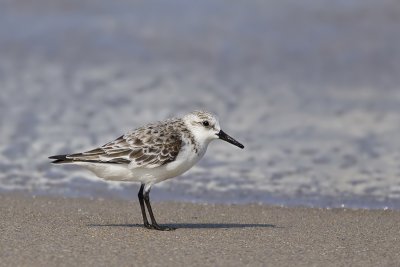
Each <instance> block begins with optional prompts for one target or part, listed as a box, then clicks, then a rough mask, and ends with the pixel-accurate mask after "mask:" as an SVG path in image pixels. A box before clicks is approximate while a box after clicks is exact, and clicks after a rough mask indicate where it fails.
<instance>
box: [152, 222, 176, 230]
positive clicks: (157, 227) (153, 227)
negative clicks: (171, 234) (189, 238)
mask: <svg viewBox="0 0 400 267" xmlns="http://www.w3.org/2000/svg"><path fill="white" fill-rule="evenodd" d="M144 227H146V228H147V229H151V230H158V231H173V230H176V228H174V227H170V226H161V225H158V224H156V223H153V224H149V223H148V224H145V225H144Z"/></svg>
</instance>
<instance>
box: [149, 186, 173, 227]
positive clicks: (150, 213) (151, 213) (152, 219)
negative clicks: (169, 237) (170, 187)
mask: <svg viewBox="0 0 400 267" xmlns="http://www.w3.org/2000/svg"><path fill="white" fill-rule="evenodd" d="M144 202H145V203H146V206H147V211H148V212H149V215H150V219H151V226H152V227H151V228H152V229H155V230H161V231H171V230H175V228H173V227H168V226H160V225H158V223H157V222H156V218H155V217H154V214H153V210H152V208H151V205H150V190H148V191H146V192H144Z"/></svg>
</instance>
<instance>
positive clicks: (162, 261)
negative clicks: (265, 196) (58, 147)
mask: <svg viewBox="0 0 400 267" xmlns="http://www.w3.org/2000/svg"><path fill="white" fill-rule="evenodd" d="M154 209H155V212H156V216H157V218H158V220H159V223H160V224H164V223H167V222H168V223H169V224H170V225H172V226H175V227H178V228H179V229H177V230H175V231H171V232H158V231H151V230H146V229H144V228H142V226H141V216H140V210H139V205H138V203H137V202H136V201H121V200H115V199H95V200H90V199H68V198H60V197H59V198H56V197H31V196H25V195H17V194H0V214H1V216H0V232H1V234H0V259H1V261H0V265H2V266H11V265H12V266H17V265H18V266H27V265H29V266H56V265H57V266H68V265H69V266H71V265H74V266H76V265H81V266H82V265H85V266H110V265H112V266H139V265H145V266H205V265H208V266H243V265H249V266H293V265H296V266H314V265H315V266H321V265H325V266H349V265H352V266H378V265H379V266H394V265H397V264H398V263H399V262H400V253H399V251H400V242H399V241H400V224H399V223H398V222H399V221H400V212H399V211H391V210H386V211H384V210H348V209H331V210H327V209H313V208H281V207H272V206H266V205H210V204H207V205H205V204H204V205H202V204H190V203H154Z"/></svg>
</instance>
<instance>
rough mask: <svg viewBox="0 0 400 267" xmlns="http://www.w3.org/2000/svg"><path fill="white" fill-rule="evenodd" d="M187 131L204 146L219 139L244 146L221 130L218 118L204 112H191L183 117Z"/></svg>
mask: <svg viewBox="0 0 400 267" xmlns="http://www.w3.org/2000/svg"><path fill="white" fill-rule="evenodd" d="M183 121H184V122H185V124H186V126H187V127H188V129H189V130H190V131H191V132H192V133H193V135H194V136H195V138H196V139H197V140H198V141H199V142H204V143H206V144H208V143H210V142H211V141H212V140H215V139H221V140H224V141H226V142H228V143H231V144H233V145H235V146H237V147H240V148H244V146H243V145H242V144H241V143H239V142H238V141H236V140H235V139H233V138H232V137H230V136H229V135H228V134H226V133H225V132H224V131H222V130H221V127H220V126H219V121H218V118H217V117H216V116H215V115H214V114H212V113H209V112H206V111H193V112H191V113H189V114H187V115H185V116H184V117H183Z"/></svg>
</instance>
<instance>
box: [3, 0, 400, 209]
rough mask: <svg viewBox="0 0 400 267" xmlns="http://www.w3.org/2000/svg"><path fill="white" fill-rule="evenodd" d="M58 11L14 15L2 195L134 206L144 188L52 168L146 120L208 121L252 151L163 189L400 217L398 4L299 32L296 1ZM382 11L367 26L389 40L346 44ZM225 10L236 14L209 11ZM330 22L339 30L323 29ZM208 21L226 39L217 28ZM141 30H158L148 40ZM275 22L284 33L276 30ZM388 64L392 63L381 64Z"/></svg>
mask: <svg viewBox="0 0 400 267" xmlns="http://www.w3.org/2000/svg"><path fill="white" fill-rule="evenodd" d="M52 2H54V3H55V4H54V5H52V7H49V8H51V9H52V12H53V13H54V14H58V15H60V16H56V15H54V16H49V15H46V14H47V13H45V12H42V11H39V9H37V8H39V7H40V6H42V7H44V6H46V3H47V1H46V0H41V1H39V3H38V6H39V7H30V8H32V9H35V12H32V13H29V12H21V10H20V9H21V8H22V7H21V6H18V5H17V4H15V5H14V4H12V3H11V4H9V5H10V6H9V8H8V9H3V10H0V17H2V18H4V19H8V20H10V21H13V22H15V23H16V26H15V29H14V30H13V33H10V32H9V31H8V30H7V29H8V28H7V26H6V25H7V24H0V41H1V43H2V44H3V45H2V46H1V47H2V48H0V56H1V58H2V61H1V62H0V88H1V89H0V114H1V116H0V136H1V138H0V188H1V189H6V190H14V189H23V190H30V191H40V192H53V193H59V194H67V195H99V194H100V195H101V194H113V195H120V194H122V195H124V194H125V195H129V194H132V195H133V196H134V195H135V194H136V193H135V190H134V189H133V188H132V186H129V185H126V184H124V183H104V182H101V181H99V180H97V179H96V178H95V177H94V176H93V175H91V174H90V173H87V172H85V171H82V170H80V169H78V168H73V167H61V168H60V167H59V166H58V167H54V166H51V165H50V164H49V161H48V159H47V156H50V155H54V154H58V153H69V152H78V151H82V150H86V149H90V148H92V147H96V146H98V145H102V144H104V143H106V142H108V141H110V140H112V139H113V138H116V137H118V136H119V135H120V134H122V133H124V132H126V131H127V130H129V129H131V128H135V127H138V126H141V125H143V124H144V123H147V122H151V121H154V120H161V119H165V118H166V117H169V116H175V115H182V114H184V113H186V112H187V111H191V110H193V109H202V108H204V109H206V110H211V111H213V112H215V113H216V114H218V116H219V118H220V121H221V126H222V128H223V129H224V130H225V131H226V132H227V133H229V134H230V135H232V136H234V137H235V138H237V139H238V140H239V141H241V142H243V144H244V145H245V146H246V149H245V150H238V149H236V148H235V147H232V146H230V145H227V144H226V143H223V142H220V143H217V142H214V143H213V144H211V146H210V147H209V150H208V152H207V154H206V156H205V158H204V159H203V160H202V161H201V162H200V163H199V165H197V166H196V167H195V168H194V169H192V170H191V171H190V172H189V173H187V174H186V175H184V177H182V178H178V179H176V180H172V181H169V182H166V183H162V184H160V186H159V188H160V190H161V191H163V192H166V194H168V193H171V194H170V196H177V195H180V194H181V195H183V196H185V197H186V198H187V199H192V198H194V199H201V200H203V201H212V199H213V198H215V199H216V200H222V201H224V200H226V201H241V200H243V201H253V202H257V201H264V202H265V201H266V202H268V201H274V200H273V199H272V200H271V196H272V198H274V199H275V200H276V199H278V200H276V201H277V202H282V201H283V202H284V199H291V201H292V202H293V203H305V204H309V203H311V204H312V205H315V204H316V205H318V203H326V204H327V205H333V206H340V205H341V204H342V203H344V202H345V201H350V202H349V203H350V204H349V203H348V202H346V203H345V204H344V205H345V206H346V207H348V206H349V205H350V206H351V203H356V204H355V206H363V204H362V203H363V202H364V201H371V203H375V204H371V205H372V206H373V205H376V206H379V205H380V204H379V203H383V204H382V207H385V206H388V207H397V208H399V207H400V179H399V177H400V163H399V162H400V161H399V159H400V141H399V140H400V139H399V138H398V133H399V132H400V90H399V88H398V84H400V82H399V77H398V75H395V74H396V73H399V72H400V66H399V65H398V64H397V63H396V64H397V65H396V64H394V63H395V62H400V61H399V58H398V56H399V53H398V47H399V45H400V37H399V35H398V34H393V33H397V31H398V27H397V26H398V24H396V23H395V22H393V21H390V20H382V19H384V18H382V17H380V16H381V13H379V10H386V9H388V10H389V9H390V5H389V4H376V3H372V2H371V3H367V2H360V1H352V3H353V5H349V6H346V7H344V6H342V4H340V3H331V2H330V1H327V2H326V4H327V6H325V5H315V3H314V1H306V2H305V3H304V5H305V6H307V7H310V8H311V9H310V10H308V11H307V10H302V9H301V10H296V13H294V14H306V15H305V16H304V17H297V20H296V17H290V16H286V15H287V14H292V13H291V12H294V9H293V8H292V7H291V6H290V5H286V4H284V3H286V2H288V1H282V3H283V4H267V3H265V4H261V3H259V2H257V1H254V2H253V1H249V2H248V3H247V2H246V4H245V5H244V4H240V3H236V4H234V5H232V6H230V7H229V8H226V7H227V6H225V5H224V4H223V1H216V2H214V1H205V2H203V3H202V4H197V5H194V6H187V5H185V6H184V9H185V10H184V11H185V12H186V15H187V16H186V15H185V16H183V15H181V14H176V11H174V10H171V9H167V10H164V11H160V10H163V9H157V10H156V9H152V8H153V5H156V4H155V3H149V4H147V5H148V7H149V8H150V9H145V10H143V9H140V8H137V7H136V6H135V5H134V4H126V3H125V4H124V3H123V2H124V1H116V2H115V3H114V4H109V3H108V2H107V3H106V1H103V2H102V1H99V3H97V4H98V5H100V6H101V5H107V6H108V5H110V11H109V12H110V14H109V17H108V18H107V19H105V20H103V19H104V17H103V15H102V14H101V13H96V11H93V10H92V9H90V8H88V7H90V5H88V6H85V5H83V4H82V5H81V4H77V8H78V9H80V10H81V11H82V15H76V16H77V17H72V16H69V15H70V14H69V13H68V12H70V11H68V10H65V9H63V8H61V7H62V5H61V4H60V3H61V2H60V3H58V2H57V1H52ZM175 2H176V3H177V4H182V2H181V1H175ZM289 2H290V1H289ZM97 4H96V5H97ZM158 4H162V3H161V2H160V3H158ZM258 5H265V6H264V8H265V10H266V11H265V12H266V13H263V11H261V9H259V8H258ZM269 5H271V6H269ZM370 5H373V7H374V8H372V9H371V8H369V9H368V10H371V14H369V17H368V19H369V20H371V21H374V22H376V23H378V24H379V25H380V26H382V27H378V28H376V29H371V28H368V29H367V28H365V27H364V21H365V18H363V17H360V18H358V19H356V20H351V24H349V25H350V26H349V27H348V29H347V28H346V30H345V31H344V32H342V34H340V35H338V34H337V33H336V32H335V30H338V29H342V27H341V25H342V24H341V23H350V22H349V21H350V20H349V21H346V20H345V21H343V17H342V16H341V15H340V16H339V13H340V12H339V11H340V10H341V8H347V11H348V12H349V16H352V14H353V13H354V12H355V10H358V7H363V6H366V7H370ZM215 6H220V7H224V9H221V10H225V11H224V12H222V13H218V12H217V13H215V14H214V13H212V12H211V13H209V12H208V11H209V10H211V9H212V10H214V7H215ZM272 6H273V7H274V11H271V8H270V7H272ZM225 8H226V9H225ZM125 10H130V12H131V11H132V12H133V15H135V16H131V14H129V16H127V15H126V11H125ZM149 10H153V11H149ZM216 10H218V9H216ZM235 10H241V12H242V13H241V14H242V16H241V17H240V16H239V17H237V16H236V15H235V14H236V13H235ZM268 10H269V11H268ZM372 10H374V11H372ZM25 11H26V10H25ZM27 11H29V8H27ZM146 12H147V13H146ZM153 12H155V15H156V16H150V15H151V14H152V15H154V14H153ZM185 12H182V13H185ZM298 12H300V13H298ZM318 12H326V13H329V14H330V15H331V19H332V21H329V22H324V23H325V24H324V23H322V24H321V21H320V17H319V16H318V15H316V14H319V13H318ZM352 12H353V13H352ZM142 13H143V14H144V15H143V14H142ZM171 13H173V14H175V15H177V16H179V17H178V18H177V20H176V21H175V20H170V17H169V16H167V15H168V14H171ZM340 14H341V13H340ZM125 15H126V16H125ZM153 17H154V18H157V19H155V20H152V19H151V18H153ZM61 18H62V19H61ZM206 18H212V19H215V20H216V21H218V22H219V23H220V24H219V25H220V26H219V27H215V28H214V27H209V25H208V24H207V22H206V21H208V19H206ZM281 18H285V20H286V19H288V21H285V22H283V21H282V20H281ZM291 19H292V20H291ZM345 19H346V18H345ZM75 20H77V21H80V26H79V29H77V28H76V22H75ZM137 21H140V22H143V24H145V25H144V26H143V27H144V28H143V29H139V28H135V26H134V25H136V24H135V23H136V22H137ZM294 21H296V23H297V25H298V27H299V28H296V27H295V28H296V29H297V30H296V29H294V28H293V22H294ZM97 22H99V23H97ZM185 22H187V23H185ZM189 22H190V23H189ZM228 22H230V23H228ZM269 22H275V23H278V24H279V23H281V26H280V27H279V29H278V28H277V29H275V28H269V27H272V26H270V25H274V24H273V23H272V24H270V23H269ZM231 23H233V24H231ZM18 25H19V26H18ZM26 25H31V27H28V28H27V27H26ZM160 25H162V27H161V28H159V27H160ZM233 25H236V26H235V27H234V26H233ZM257 25H260V27H261V26H263V27H262V28H258V26H257ZM313 27H314V28H313ZM315 27H316V28H315ZM251 31H253V32H251ZM298 31H300V33H302V34H303V35H305V36H311V37H313V38H311V39H313V41H312V42H311V41H309V40H308V39H309V38H308V39H307V38H306V37H302V36H301V35H299V34H300V33H298ZM370 32H372V33H374V34H375V35H374V34H372V35H371V34H369V33H370ZM280 34H283V35H280ZM354 34H358V35H357V39H352V38H353V36H354ZM376 35H378V37H376ZM282 36H291V38H289V37H282ZM370 36H373V37H370ZM389 37H390V38H389ZM282 38H283V39H282ZM324 38H326V39H324ZM371 38H373V40H372V39H371ZM203 40H207V41H206V42H203ZM213 40H214V41H213ZM333 40H335V41H337V42H338V43H337V45H338V47H336V46H334V43H333ZM351 40H352V41H354V42H355V44H354V45H353V42H350V41H351ZM26 41H28V42H26ZM372 41H373V42H372ZM28 43H29V44H28ZM4 44H9V45H8V46H7V47H8V48H7V49H6V48H4V47H5V46H4ZM395 44H397V45H395ZM359 46H364V47H365V49H367V50H366V51H369V52H368V53H367V52H364V50H362V49H360V48H359ZM324 51H325V52H324ZM396 52H397V53H396ZM382 53H383V54H382ZM382 58H386V61H385V60H384V59H382ZM396 58H397V61H396ZM374 60H375V61H379V60H382V62H381V63H379V62H380V61H379V62H377V63H374V64H369V62H370V61H374ZM390 62H392V63H393V64H391V63H390ZM389 66H392V67H389ZM343 68H346V69H347V70H344V69H343ZM156 190H157V189H156ZM130 192H131V193H130ZM210 198H211V199H210ZM296 201H297V202H296ZM352 201H353V202H352ZM376 203H378V204H376ZM323 205H324V204H323ZM368 205H369V204H367V206H368Z"/></svg>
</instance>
